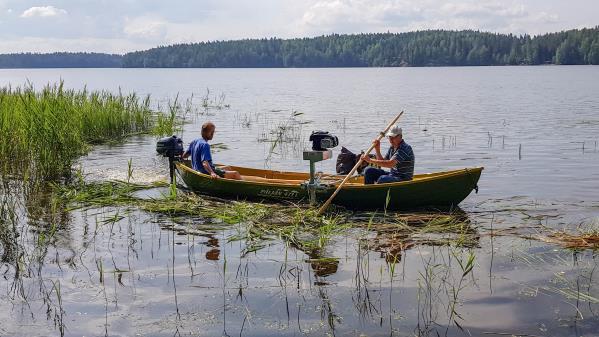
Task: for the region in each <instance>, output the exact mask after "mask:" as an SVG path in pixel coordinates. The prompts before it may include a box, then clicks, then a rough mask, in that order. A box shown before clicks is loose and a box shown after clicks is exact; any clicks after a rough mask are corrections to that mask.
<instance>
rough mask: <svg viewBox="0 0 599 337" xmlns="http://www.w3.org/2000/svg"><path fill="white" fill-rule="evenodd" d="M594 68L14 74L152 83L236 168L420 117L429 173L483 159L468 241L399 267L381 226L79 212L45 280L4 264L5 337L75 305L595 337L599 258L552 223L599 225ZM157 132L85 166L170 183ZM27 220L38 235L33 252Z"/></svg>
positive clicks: (323, 328)
mask: <svg viewBox="0 0 599 337" xmlns="http://www.w3.org/2000/svg"><path fill="white" fill-rule="evenodd" d="M597 79H599V67H596V66H538V67H456V68H356V69H353V68H352V69H39V70H31V69H19V70H0V85H1V86H7V85H11V86H13V87H14V86H20V85H25V84H27V83H30V84H32V85H33V86H35V87H36V88H41V87H42V86H43V85H44V84H47V83H57V82H59V81H61V80H62V81H64V85H65V87H68V88H74V89H81V88H84V87H86V88H88V89H89V90H108V91H112V92H118V91H119V90H120V91H122V92H124V93H128V92H135V93H137V94H138V95H140V96H143V95H150V97H151V99H152V105H153V107H155V108H156V109H157V110H162V111H166V110H167V109H168V106H169V104H171V105H172V104H174V102H177V103H179V104H180V105H181V109H180V110H179V115H180V117H181V118H184V119H185V125H184V128H183V132H182V133H181V135H182V137H183V139H184V141H186V143H188V142H189V141H191V140H192V139H193V138H196V137H199V135H200V126H201V124H202V123H203V122H205V121H208V120H210V121H212V122H214V123H215V124H216V127H217V129H216V134H215V138H214V140H213V143H222V144H224V145H223V146H217V148H218V149H215V153H214V154H213V157H214V158H215V160H216V161H217V162H220V163H227V164H232V165H237V166H250V167H257V168H270V169H277V170H279V169H280V170H295V171H307V169H308V166H307V164H306V163H305V162H303V161H302V158H301V151H302V150H303V149H304V148H307V147H308V146H309V145H308V141H307V139H308V136H309V134H310V132H311V131H313V130H327V131H330V132H332V133H334V134H336V135H337V136H338V137H339V141H340V145H343V146H345V147H347V148H349V149H350V150H352V151H354V152H359V151H360V150H365V149H367V148H368V147H369V145H370V142H371V140H372V139H373V138H374V137H375V136H376V135H377V133H378V132H379V131H381V130H382V129H383V128H384V127H385V125H386V124H387V123H388V121H389V120H390V119H391V118H392V117H394V116H395V115H396V114H397V113H398V112H400V111H405V113H404V115H403V117H402V119H401V120H400V122H399V124H400V125H401V126H402V128H403V133H404V139H405V140H406V141H407V142H408V143H409V144H410V145H411V146H412V148H413V149H414V152H415V154H416V167H415V171H416V173H426V172H434V171H442V170H450V169H458V168H464V167H475V166H484V167H485V169H484V171H483V174H482V176H481V179H480V181H479V184H478V185H479V187H480V189H479V191H478V193H476V194H475V193H472V194H471V195H470V196H469V197H468V198H467V199H466V200H465V201H464V202H463V203H462V204H460V208H461V210H462V211H463V216H464V217H466V218H467V221H466V222H467V223H468V224H469V226H470V227H472V231H473V233H475V234H474V235H471V236H470V239H471V242H470V243H469V244H466V245H458V244H455V241H452V243H448V244H442V241H443V240H441V241H439V240H438V239H439V238H443V237H444V235H446V234H447V233H442V232H441V233H422V232H419V233H418V235H416V236H414V237H411V238H410V240H408V241H404V244H405V242H409V245H407V246H406V245H404V246H402V249H401V254H400V255H399V258H398V259H396V260H395V261H392V263H390V262H389V259H388V258H387V257H388V256H389V255H388V253H389V250H392V249H393V248H394V246H393V245H394V243H393V242H395V241H396V240H397V237H396V236H394V234H392V233H390V232H388V231H385V230H383V229H380V228H369V229H368V230H358V229H356V230H351V229H350V230H347V231H345V232H340V233H334V235H333V236H332V239H331V240H330V241H329V242H328V243H327V244H326V245H325V246H324V247H321V249H320V250H319V254H317V255H318V256H314V254H312V253H314V252H313V251H310V252H307V251H306V250H302V249H301V247H293V245H291V246H290V245H289V242H286V240H284V239H282V238H271V239H270V240H268V241H266V242H264V243H263V244H261V245H260V247H259V248H258V249H256V250H252V251H251V252H250V253H248V252H247V251H248V250H247V246H248V242H244V241H239V240H234V239H232V238H234V237H235V236H236V234H237V233H238V232H239V231H240V227H242V226H243V224H235V225H227V224H226V223H219V222H217V223H214V222H211V221H202V220H199V219H171V218H168V217H164V216H156V215H154V214H150V213H147V212H144V211H141V210H135V209H133V210H131V209H129V210H125V211H123V210H121V209H118V208H110V207H107V208H102V209H86V210H78V211H72V212H70V213H69V220H68V223H69V226H67V227H66V228H64V229H63V230H61V233H60V234H61V235H60V239H58V240H57V242H56V243H54V244H53V245H52V247H50V248H49V249H50V251H48V252H47V253H45V254H44V255H43V259H42V260H40V263H39V265H38V267H39V268H38V269H37V273H36V275H37V276H33V275H25V277H22V278H21V277H16V276H15V273H16V271H15V269H18V268H15V267H14V266H11V264H10V263H7V262H6V261H3V264H0V273H3V275H4V278H3V279H2V280H0V284H1V285H2V288H3V289H4V291H3V292H1V293H0V300H1V301H2V304H0V308H1V309H2V310H1V313H0V318H1V319H2V321H3V323H2V324H0V335H2V336H17V335H28V336H46V335H56V334H59V333H60V330H59V329H58V328H57V324H56V321H57V317H58V316H59V317H60V321H61V324H62V325H63V326H64V327H65V330H64V334H65V335H68V336H78V335H86V336H87V335H94V336H95V335H109V336H130V335H143V336H145V335H147V336H172V335H197V336H216V335H219V336H220V335H231V336H233V335H240V336H281V335H285V336H298V335H306V336H323V335H331V336H333V335H335V336H383V335H385V336H389V335H396V336H413V335H418V336H428V335H430V336H437V335H449V336H461V335H465V334H471V335H473V336H479V335H491V336H492V335H502V334H508V335H511V334H514V335H518V334H519V335H537V336H591V335H593V334H596V332H597V331H598V329H599V315H598V314H597V312H598V311H597V310H598V309H599V308H598V307H597V306H598V305H599V289H597V288H596V287H595V286H594V285H595V284H596V282H597V276H596V273H595V268H596V267H597V261H596V256H595V253H594V251H592V250H571V249H564V248H563V247H562V246H561V245H559V244H558V243H556V242H553V241H552V238H551V236H548V235H547V231H553V232H554V233H556V232H561V231H573V232H576V231H577V230H579V229H580V228H581V227H584V228H587V229H588V228H591V229H593V228H594V229H595V230H599V192H598V191H599V146H598V142H599V95H598V93H599V81H598V80H597ZM0 104H1V103H0ZM282 129H284V130H285V133H284V134H283V135H282V136H281V135H280V134H278V133H277V132H278V131H280V130H282ZM279 136H281V137H282V138H280V139H281V140H283V141H281V142H278V143H277V144H275V145H274V146H273V140H274V139H276V138H277V137H279ZM155 142H156V138H155V137H152V136H136V137H132V138H130V139H128V140H126V141H125V142H123V144H112V145H100V146H96V147H94V149H93V150H92V151H91V152H90V153H89V155H87V156H85V157H83V158H81V160H80V164H81V166H82V168H83V171H84V172H85V173H86V174H88V176H87V179H89V180H92V181H94V180H98V181H102V180H108V179H126V177H127V172H128V170H127V161H128V160H131V161H132V165H133V168H134V171H133V179H134V180H135V181H138V182H142V183H144V182H152V181H156V180H165V179H166V178H167V166H166V163H165V161H164V160H163V159H162V158H159V157H157V156H156V155H155ZM383 148H384V149H386V144H385V145H384V146H383ZM339 149H340V147H338V148H336V149H335V150H334V152H335V154H336V153H338V152H339ZM334 164H335V163H334V160H329V161H325V162H323V163H321V164H319V165H318V166H317V169H318V170H321V171H323V172H327V173H333V172H334V169H335V165H334ZM119 212H120V213H119ZM115 214H117V215H119V219H118V221H114V222H112V223H110V225H106V221H105V220H106V217H109V216H110V215H115ZM102 223H105V225H102ZM173 223H175V224H176V225H177V226H179V230H174V228H175V227H174V225H173ZM92 228H93V230H92ZM30 231H34V229H31V228H29V229H26V230H25V232H24V233H22V234H23V236H22V237H21V240H22V243H23V247H29V248H26V249H32V250H34V248H32V247H34V245H32V244H31V243H30V242H28V239H30V236H29V235H28V234H27V233H29V232H30ZM91 232H94V235H93V236H91V235H90V233H91ZM408 246H409V248H408ZM2 249H3V250H2V251H3V252H5V251H6V250H7V249H8V248H7V247H6V245H4V246H3V248H2ZM394 256H397V255H394ZM470 257H472V259H473V264H474V265H473V269H472V273H470V274H468V275H467V276H466V277H464V276H462V274H463V270H462V267H464V263H465V261H467V260H468V259H469V258H470ZM99 261H101V262H99ZM331 261H334V262H331ZM99 263H100V264H101V265H103V266H105V267H106V270H108V272H107V273H106V274H105V275H104V276H103V278H105V279H104V280H103V281H102V282H100V280H99V277H100V274H101V272H100V271H99V268H98V265H99ZM396 264H397V266H396ZM17 280H18V282H17ZM56 282H59V283H60V289H61V299H60V301H57V300H56V291H55V290H53V289H56V286H55V284H56ZM17 285H18V286H17ZM17 288H18V289H20V290H19V293H16V292H15V289H17ZM43 289H46V291H43ZM50 299H52V300H50ZM58 302H60V303H59V304H58ZM57 308H58V309H57ZM57 313H58V314H59V315H58V316H57V315H56V314H57Z"/></svg>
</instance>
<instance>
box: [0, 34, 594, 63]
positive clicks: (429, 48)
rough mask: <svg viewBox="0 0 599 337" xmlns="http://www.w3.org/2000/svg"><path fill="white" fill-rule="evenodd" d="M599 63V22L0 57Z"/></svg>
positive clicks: (29, 59) (79, 60)
mask: <svg viewBox="0 0 599 337" xmlns="http://www.w3.org/2000/svg"><path fill="white" fill-rule="evenodd" d="M538 64H599V26H598V27H595V28H588V29H574V30H568V31H563V32H559V33H549V34H544V35H539V36H529V35H519V36H516V35H512V34H494V33H484V32H479V31H472V30H464V31H447V30H428V31H417V32H409V33H378V34H356V35H338V34H333V35H327V36H320V37H314V38H301V39H278V38H270V39H247V40H237V41H214V42H201V43H193V44H178V45H172V46H161V47H158V48H153V49H149V50H145V51H137V52H132V53H128V54H125V55H124V56H119V55H107V54H85V53H76V54H72V53H55V54H11V55H0V68H14V67H125V68H242V67H248V68H271V67H298V68H300V67H401V66H415V67H421V66H488V65H538Z"/></svg>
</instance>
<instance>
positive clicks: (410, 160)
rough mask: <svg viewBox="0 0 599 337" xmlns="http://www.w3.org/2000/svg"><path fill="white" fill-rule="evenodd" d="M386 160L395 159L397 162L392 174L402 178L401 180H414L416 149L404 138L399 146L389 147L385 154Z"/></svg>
mask: <svg viewBox="0 0 599 337" xmlns="http://www.w3.org/2000/svg"><path fill="white" fill-rule="evenodd" d="M385 159H386V160H390V159H395V160H397V164H396V165H395V167H393V168H392V169H391V175H393V176H395V177H398V178H400V179H401V180H412V178H413V177H414V162H415V161H416V158H415V157H414V151H412V147H411V146H410V145H408V143H406V142H405V141H404V140H402V141H401V143H400V144H399V147H398V148H397V149H394V148H393V147H390V148H389V151H387V154H386V155H385Z"/></svg>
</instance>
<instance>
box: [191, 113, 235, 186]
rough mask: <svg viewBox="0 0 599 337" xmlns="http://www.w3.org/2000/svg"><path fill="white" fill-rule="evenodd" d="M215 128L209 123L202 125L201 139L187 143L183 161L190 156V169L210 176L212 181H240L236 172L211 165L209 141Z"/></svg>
mask: <svg viewBox="0 0 599 337" xmlns="http://www.w3.org/2000/svg"><path fill="white" fill-rule="evenodd" d="M215 130H216V127H215V126H214V124H213V123H211V122H206V123H204V124H203V125H202V138H198V139H194V140H193V141H192V142H191V143H189V147H188V148H187V151H185V153H183V159H187V158H188V157H189V156H191V167H192V168H193V169H194V170H196V171H198V172H200V173H204V174H208V175H210V177H212V178H213V179H216V178H218V177H221V178H227V179H237V180H241V175H240V174H239V172H237V171H227V170H225V169H226V168H225V167H224V168H218V167H215V166H214V164H213V163H212V154H211V153H210V144H208V141H209V140H212V138H213V137H214V131H215Z"/></svg>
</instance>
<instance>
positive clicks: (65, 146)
mask: <svg viewBox="0 0 599 337" xmlns="http://www.w3.org/2000/svg"><path fill="white" fill-rule="evenodd" d="M149 104H150V100H149V97H146V98H144V99H140V98H139V97H138V96H137V95H135V94H130V95H123V94H122V93H119V94H112V93H109V92H106V91H101V92H98V91H92V92H90V91H88V90H87V89H83V90H79V91H75V90H68V89H65V88H64V86H63V83H62V82H61V83H59V84H54V85H46V86H45V87H44V88H43V89H42V90H40V91H36V90H35V89H34V88H33V86H31V85H27V86H24V87H14V88H13V87H10V86H8V87H3V88H0V133H1V134H2V137H1V138H0V158H1V159H2V167H0V170H1V172H2V173H3V174H16V175H18V176H19V178H22V177H29V178H35V179H41V180H44V179H53V178H57V177H61V176H63V175H64V174H65V173H68V172H70V169H71V165H72V163H73V161H74V160H75V159H76V158H78V157H79V156H81V155H83V154H85V153H87V152H88V151H89V149H90V146H91V145H93V144H99V143H106V142H113V141H118V140H120V139H122V138H124V137H127V136H130V135H133V134H139V133H145V132H149V131H151V128H152V126H153V124H154V122H155V114H154V113H153V112H152V111H151V110H150V107H149Z"/></svg>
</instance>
